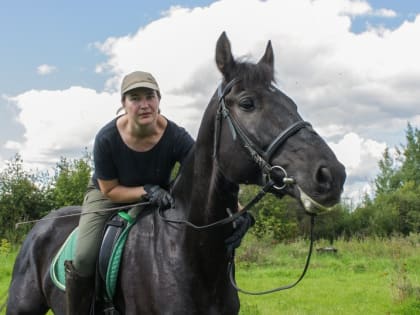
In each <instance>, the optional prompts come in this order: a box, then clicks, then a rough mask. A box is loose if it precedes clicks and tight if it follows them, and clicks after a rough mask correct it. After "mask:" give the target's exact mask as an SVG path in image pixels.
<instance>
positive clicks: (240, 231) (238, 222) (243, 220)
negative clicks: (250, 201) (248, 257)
mask: <svg viewBox="0 0 420 315" xmlns="http://www.w3.org/2000/svg"><path fill="white" fill-rule="evenodd" d="M254 224H255V219H254V217H253V216H252V214H250V213H249V212H245V213H243V214H241V215H240V216H239V217H238V218H236V219H235V220H234V221H233V226H234V230H233V233H232V235H231V236H229V237H228V238H227V239H225V245H226V248H227V250H228V253H229V254H231V253H232V252H233V250H234V249H235V248H238V247H239V245H241V241H242V238H243V237H244V236H245V234H246V232H247V231H248V229H249V228H250V227H252V226H253V225H254Z"/></svg>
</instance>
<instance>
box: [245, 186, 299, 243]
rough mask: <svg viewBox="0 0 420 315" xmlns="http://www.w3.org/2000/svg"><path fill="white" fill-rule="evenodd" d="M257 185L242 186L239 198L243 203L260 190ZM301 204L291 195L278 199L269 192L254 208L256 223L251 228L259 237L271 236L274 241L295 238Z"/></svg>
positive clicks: (297, 231)
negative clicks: (297, 213)
mask: <svg viewBox="0 0 420 315" xmlns="http://www.w3.org/2000/svg"><path fill="white" fill-rule="evenodd" d="M259 189H260V188H259V187H256V186H242V187H241V190H240V195H239V199H240V202H241V204H243V205H245V204H246V203H248V202H249V201H250V200H251V199H252V198H253V197H254V196H255V195H257V193H258V191H259ZM299 209H300V206H299V205H298V204H297V202H296V201H295V200H293V199H291V198H289V197H284V198H283V199H281V200H280V199H278V198H277V197H275V196H273V195H271V194H267V195H265V197H264V198H263V199H261V200H260V201H259V202H258V203H257V204H256V205H255V206H254V208H253V209H252V213H253V214H254V215H255V219H256V223H255V225H254V227H253V228H252V229H251V230H250V231H251V233H252V234H254V235H255V236H257V237H258V238H260V239H261V238H264V237H270V238H271V239H272V240H274V241H285V240H291V239H295V238H296V237H297V236H298V234H299V229H298V220H297V216H296V211H301V210H299Z"/></svg>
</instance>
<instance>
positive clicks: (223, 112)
mask: <svg viewBox="0 0 420 315" xmlns="http://www.w3.org/2000/svg"><path fill="white" fill-rule="evenodd" d="M239 81H240V80H239V79H236V78H234V79H232V80H231V81H230V82H228V83H227V84H226V85H225V86H224V87H222V84H220V85H219V87H218V88H217V95H218V104H219V107H218V109H217V114H216V120H215V130H214V143H213V157H214V158H215V159H216V160H217V152H218V146H219V139H220V132H221V123H222V120H223V119H225V120H226V121H227V124H228V126H229V129H230V132H231V134H232V138H233V140H234V141H236V139H237V138H239V139H240V140H241V142H242V144H243V147H244V148H245V149H246V151H247V152H248V154H249V155H250V156H251V158H252V160H253V161H254V162H255V163H256V164H257V165H258V166H259V168H260V170H261V172H262V174H263V177H264V178H265V185H264V186H263V187H262V188H261V190H260V191H259V192H258V193H257V195H256V196H255V197H254V198H252V200H251V201H249V202H248V203H247V204H246V205H245V206H244V207H243V208H242V210H241V211H237V212H235V213H233V214H232V212H231V211H230V209H226V210H227V213H228V216H227V217H226V218H224V219H221V220H218V221H215V222H213V223H210V224H206V225H201V226H198V225H195V224H193V223H192V222H190V221H187V220H176V219H168V218H167V217H165V216H164V215H163V212H162V210H161V209H158V215H159V216H160V218H161V219H162V220H163V221H165V222H168V223H176V224H185V225H187V226H189V227H191V228H193V229H195V230H199V231H203V230H210V229H213V228H215V227H219V226H223V225H226V224H229V223H232V222H233V221H235V220H236V219H237V218H238V217H239V216H241V215H242V214H243V213H245V212H246V211H249V210H250V209H251V208H252V207H253V206H254V205H255V204H256V203H257V202H258V201H260V200H261V199H262V198H263V197H264V196H265V195H266V193H267V192H269V191H270V190H271V189H275V190H277V191H282V190H284V189H285V188H286V186H289V185H296V183H295V180H294V179H293V178H292V177H289V176H288V175H287V172H286V170H285V169H284V168H283V167H282V166H280V165H271V163H270V160H271V158H272V155H273V154H274V153H275V151H276V150H277V149H278V148H279V147H280V146H281V145H283V144H284V143H285V142H286V140H287V139H288V138H289V137H291V136H293V135H294V134H295V133H297V132H298V131H299V130H300V129H302V128H305V127H308V128H311V124H310V123H309V122H306V121H303V120H298V121H297V122H295V123H293V124H292V125H291V126H289V127H288V128H287V129H286V130H284V131H282V132H281V133H280V134H279V135H278V136H277V137H276V138H275V139H274V140H273V141H272V142H271V144H270V145H269V146H268V147H267V149H266V150H262V149H261V148H260V147H259V146H257V145H256V144H255V143H254V142H253V141H252V140H251V139H250V138H249V137H248V136H247V134H246V132H245V131H244V129H243V128H242V127H241V125H240V123H239V122H238V121H237V120H236V119H235V118H234V117H233V116H232V115H231V114H230V112H229V109H228V108H227V106H226V103H225V96H226V95H227V94H229V92H230V91H231V90H232V88H233V86H234V85H235V84H237V83H238V82H239ZM274 171H280V172H281V173H282V175H283V176H282V179H281V181H282V182H281V183H278V182H275V181H274V180H273V179H272V172H274ZM298 188H299V191H301V189H300V187H299V186H298ZM305 210H306V209H305ZM306 213H307V214H309V215H310V216H311V227H310V246H309V252H308V256H307V259H306V263H305V267H304V269H303V272H302V274H301V276H300V277H299V278H298V280H297V281H295V282H294V283H292V284H290V285H285V286H281V287H278V288H275V289H271V290H266V291H261V292H251V291H246V290H243V289H241V288H239V287H238V286H237V284H236V281H235V276H234V269H235V267H234V260H235V253H234V252H233V253H232V255H231V257H230V260H229V263H228V273H229V279H230V281H231V284H232V286H233V287H234V288H235V289H236V290H237V291H239V292H242V293H245V294H250V295H262V294H268V293H273V292H277V291H281V290H286V289H290V288H292V287H294V286H295V285H297V284H298V283H299V282H300V281H301V280H302V279H303V277H304V276H305V274H306V271H307V269H308V266H309V262H310V258H311V255H312V249H313V243H314V238H313V226H314V218H315V215H316V214H315V213H312V212H310V211H306Z"/></svg>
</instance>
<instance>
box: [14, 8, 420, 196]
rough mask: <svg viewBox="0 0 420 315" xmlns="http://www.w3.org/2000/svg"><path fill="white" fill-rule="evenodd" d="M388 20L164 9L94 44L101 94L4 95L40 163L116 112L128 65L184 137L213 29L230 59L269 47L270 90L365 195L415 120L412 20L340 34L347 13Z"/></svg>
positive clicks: (210, 59)
mask: <svg viewBox="0 0 420 315" xmlns="http://www.w3.org/2000/svg"><path fill="white" fill-rule="evenodd" d="M238 7H240V12H238ZM395 14H396V13H395V12H393V11H390V10H386V9H381V10H379V11H375V10H373V9H372V7H371V6H370V4H369V3H368V2H366V1H350V0H317V1H311V0H289V1H277V0H266V1H259V0H221V1H218V2H214V3H213V4H211V5H210V6H208V7H205V8H195V9H185V8H181V7H172V8H171V9H170V10H168V11H167V12H165V13H164V14H163V15H162V17H161V18H159V19H158V20H155V21H153V22H151V23H150V24H148V25H146V26H144V27H141V28H139V29H138V30H137V31H135V30H133V32H132V33H131V35H126V36H122V37H112V38H108V39H107V40H106V41H104V42H103V43H96V44H95V46H96V47H98V48H99V49H100V50H101V51H102V52H103V53H104V54H105V55H106V56H107V58H108V59H107V61H106V62H104V63H101V64H99V65H98V66H97V68H96V70H95V71H96V72H97V73H108V74H110V76H111V78H110V80H109V81H108V82H107V85H106V88H105V91H104V92H100V93H96V92H95V91H93V90H91V89H88V88H80V87H79V88H77V87H72V88H69V89H67V90H64V91H28V92H26V93H23V94H21V95H18V96H16V97H15V98H14V100H15V102H16V104H17V105H18V106H19V108H20V110H21V114H20V116H19V121H20V122H21V123H22V124H23V125H24V126H25V128H26V134H25V139H26V140H25V141H26V142H25V143H23V144H22V146H23V147H24V152H25V154H26V155H27V156H31V159H32V160H33V161H37V162H39V163H41V162H42V161H43V160H45V159H50V158H51V157H54V156H56V155H57V154H56V153H57V152H59V151H60V150H66V149H68V148H76V147H80V148H82V147H84V146H85V145H86V144H88V143H90V142H91V141H92V138H93V135H94V134H95V132H96V131H97V130H98V128H99V127H100V126H101V125H102V124H103V123H104V122H105V121H107V120H110V119H111V118H112V117H113V115H114V110H115V109H116V108H117V107H118V104H117V103H118V102H119V97H118V88H119V84H120V80H121V78H122V76H123V75H124V74H125V73H128V72H131V71H133V70H136V69H141V70H145V71H150V72H152V73H153V74H154V76H155V77H156V78H157V80H158V81H159V84H160V86H161V89H162V94H163V98H162V103H161V108H162V111H163V113H164V114H165V115H167V116H168V117H169V118H170V119H173V120H175V121H176V122H178V123H180V124H181V125H184V126H186V127H187V129H188V130H189V131H190V132H191V133H192V134H193V135H195V134H196V132H197V129H198V125H199V122H200V120H201V115H202V113H203V111H204V108H205V106H206V105H207V103H208V100H209V99H210V96H211V95H212V93H213V91H214V90H215V88H216V86H217V84H218V81H219V80H220V74H219V73H218V72H217V70H216V66H215V64H214V51H215V43H216V40H217V38H218V36H219V35H220V34H221V32H222V31H224V30H225V31H226V32H227V34H228V36H229V38H230V39H231V43H232V49H233V53H234V55H235V56H243V55H246V56H251V59H252V60H257V59H259V58H260V56H261V55H262V53H263V51H264V48H265V45H266V42H267V41H268V40H271V41H272V44H273V47H274V50H275V67H276V71H277V79H278V80H277V81H278V85H279V86H280V88H281V89H282V90H283V91H284V92H285V93H287V94H288V95H290V96H291V97H292V98H293V99H294V100H295V101H296V103H297V104H298V107H299V110H300V112H301V114H302V116H303V117H304V119H306V120H309V121H310V122H312V123H313V125H314V127H315V128H316V129H317V130H319V131H320V132H321V134H322V135H324V136H325V137H326V139H327V141H328V142H329V143H331V144H332V147H333V148H334V149H335V150H336V151H337V155H338V156H339V158H341V159H342V160H343V162H344V164H345V165H346V167H347V171H348V173H349V177H348V185H349V186H348V187H356V186H357V187H359V188H360V187H365V185H366V183H368V182H369V180H371V179H372V177H373V176H374V175H375V172H376V170H377V168H376V165H377V161H378V159H379V158H380V153H382V151H383V148H384V147H385V144H387V145H389V146H392V145H394V144H395V141H398V142H400V141H402V139H403V135H404V129H405V127H406V123H407V121H411V122H414V123H418V122H419V121H420V119H419V114H418V108H419V107H418V106H419V101H418V100H419V99H420V89H419V88H418V87H419V86H420V63H419V62H418V56H419V55H420V43H419V41H418V40H417V38H420V16H417V18H416V19H414V20H413V21H406V22H404V23H403V24H402V25H401V26H400V27H398V28H396V29H393V30H390V29H386V28H383V27H382V28H381V29H380V30H378V29H375V28H368V29H367V30H366V31H365V32H362V33H360V34H354V33H352V32H351V23H352V17H353V16H361V15H380V16H383V17H393V16H395ZM40 135H42V136H40ZM10 145H11V144H10ZM359 188H358V189H359ZM346 189H347V188H346ZM360 189H361V188H360Z"/></svg>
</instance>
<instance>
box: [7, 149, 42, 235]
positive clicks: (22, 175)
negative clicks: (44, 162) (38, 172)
mask: <svg viewBox="0 0 420 315" xmlns="http://www.w3.org/2000/svg"><path fill="white" fill-rule="evenodd" d="M35 180H36V177H35V176H34V175H32V174H31V173H29V172H27V171H25V170H24V168H23V161H22V159H21V158H20V156H19V155H16V156H15V157H14V159H13V160H12V161H10V162H8V163H7V165H6V168H5V169H4V170H3V171H2V172H1V173H0V237H6V236H7V237H8V238H13V237H14V238H15V239H11V240H13V241H15V240H18V239H19V238H20V237H21V236H22V234H24V233H25V232H26V231H24V230H21V231H19V232H21V233H19V232H18V233H11V232H12V231H13V228H14V225H15V223H17V222H19V221H22V220H32V219H35V218H38V217H39V216H41V215H42V214H44V213H45V212H44V211H45V208H46V207H47V206H48V205H49V204H50V203H49V200H48V199H47V198H46V196H45V190H43V189H41V188H39V187H38V186H37V185H36V184H35V183H34V182H35Z"/></svg>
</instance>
